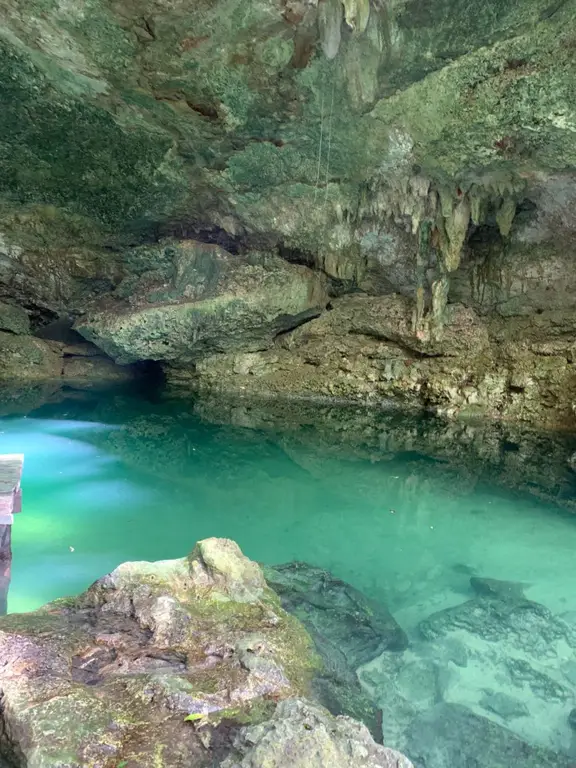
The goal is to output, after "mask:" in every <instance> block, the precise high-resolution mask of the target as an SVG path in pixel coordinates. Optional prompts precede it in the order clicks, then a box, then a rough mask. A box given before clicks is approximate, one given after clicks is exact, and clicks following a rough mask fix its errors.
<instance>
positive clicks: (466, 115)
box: [374, 11, 576, 183]
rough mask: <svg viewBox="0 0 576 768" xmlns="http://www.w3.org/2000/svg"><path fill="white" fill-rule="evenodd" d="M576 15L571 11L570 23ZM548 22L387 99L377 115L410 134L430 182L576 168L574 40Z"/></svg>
mask: <svg viewBox="0 0 576 768" xmlns="http://www.w3.org/2000/svg"><path fill="white" fill-rule="evenodd" d="M575 19H576V11H572V19H571V20H572V22H574V20H575ZM569 29H570V28H568V29H567V30H564V25H563V26H560V25H559V24H557V23H552V22H550V23H548V22H542V23H541V24H540V25H538V26H537V27H536V28H534V29H532V30H531V31H530V32H529V33H526V34H525V35H523V36H519V37H515V38H513V39H511V40H506V41H503V42H499V43H496V44H495V45H494V46H493V47H492V48H489V49H488V48H483V49H480V50H478V51H475V52H473V53H471V54H469V55H467V56H463V57H462V58H460V59H458V61H456V62H455V63H453V64H451V65H449V66H447V67H445V68H444V69H442V71H440V72H436V73H433V74H431V75H429V76H428V77H426V78H425V79H424V80H422V81H421V82H419V83H416V84H415V85H413V86H412V87H410V88H408V89H407V90H405V91H403V92H401V93H398V94H397V95H395V96H392V97H391V98H389V99H386V100H382V101H381V102H380V103H379V104H378V105H377V107H376V109H375V110H374V115H375V116H376V117H377V118H378V119H380V120H382V121H383V123H385V124H386V125H388V126H389V127H395V128H400V129H401V130H403V131H405V132H406V133H409V134H410V135H411V136H412V137H413V139H414V140H415V142H416V152H417V154H418V156H419V159H420V160H421V161H422V164H423V165H424V166H425V167H426V169H427V170H428V171H429V172H430V173H431V175H433V176H434V175H436V176H438V175H441V176H443V177H445V178H447V179H450V180H451V182H452V183H454V179H455V178H458V177H462V175H464V174H468V175H471V174H474V173H475V172H476V173H477V172H479V169H482V170H483V171H484V170H492V169H508V171H509V172H510V173H513V172H521V171H522V170H523V169H528V168H531V169H533V168H534V167H535V166H536V167H541V168H545V169H552V170H556V169H559V168H565V167H566V166H567V165H574V163H575V162H576V144H575V143H574V141H573V133H572V127H571V126H574V127H576V114H575V113H574V111H573V109H571V108H570V106H569V105H570V104H571V103H572V97H571V93H572V88H573V86H572V83H573V78H574V65H573V57H572V52H571V49H570V46H569V44H568V39H567V38H568V36H569V35H570V34H571V33H570V32H569Z"/></svg>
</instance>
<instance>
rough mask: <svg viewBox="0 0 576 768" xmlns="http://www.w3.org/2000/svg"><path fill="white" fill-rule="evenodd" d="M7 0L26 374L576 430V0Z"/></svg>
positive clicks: (9, 140) (2, 187)
mask: <svg viewBox="0 0 576 768" xmlns="http://www.w3.org/2000/svg"><path fill="white" fill-rule="evenodd" d="M0 9H1V11H2V13H1V17H2V20H1V21H0V62H1V64H0V68H1V70H2V72H3V77H2V83H1V84H0V100H1V102H2V104H3V110H2V117H1V120H0V171H1V172H0V298H1V299H2V300H3V301H4V302H6V303H7V304H8V305H9V306H10V307H13V308H14V312H13V316H12V317H9V316H8V314H7V313H6V312H3V313H0V325H4V326H7V327H5V328H2V329H0V331H1V333H2V337H1V338H0V349H1V350H2V351H5V352H4V354H5V356H6V357H7V358H9V359H10V360H11V361H14V360H17V359H19V357H18V356H19V355H20V356H21V364H17V363H15V362H11V364H10V371H11V372H12V373H10V376H12V375H13V376H14V377H19V378H38V377H43V378H49V377H53V376H57V375H59V374H58V368H59V366H60V361H59V358H58V355H57V354H56V355H55V353H54V350H53V349H52V348H51V347H50V346H48V347H46V346H44V345H40V344H39V343H37V342H36V340H35V339H37V335H38V332H39V331H40V330H41V329H42V328H43V327H45V326H47V325H50V324H51V323H53V322H54V321H59V320H61V319H62V318H65V319H66V318H67V319H68V320H70V321H73V322H75V324H76V328H77V329H78V331H79V332H80V333H82V334H83V335H84V336H85V337H86V338H87V339H89V340H90V341H93V342H94V343H96V345H97V346H98V347H99V348H100V349H101V350H102V351H103V352H104V353H106V354H107V355H109V356H111V357H112V358H114V359H115V360H116V361H118V362H120V363H123V364H124V363H126V362H128V361H130V362H139V361H155V362H156V363H158V364H160V365H161V366H162V367H164V368H165V369H166V370H167V372H168V375H169V378H170V379H171V380H172V381H179V382H184V383H185V384H186V385H187V386H192V385H193V386H195V387H200V388H202V389H204V390H220V389H222V388H225V389H229V390H234V391H236V392H244V391H255V392H256V391H258V392H260V393H264V394H267V395H278V394H285V395H290V396H298V397H301V396H309V395H314V396H317V397H325V398H336V397H342V398H346V399H350V398H352V399H354V400H363V401H367V402H379V401H381V400H382V399H383V398H388V397H393V398H399V399H400V400H401V401H402V402H413V403H414V404H417V405H418V406H425V407H429V408H433V409H438V410H440V411H443V412H445V413H449V414H452V413H454V414H456V413H464V414H469V413H474V414H486V415H490V416H494V417H496V418H505V419H511V420H520V421H527V422H531V423H535V424H540V425H550V426H563V427H566V426H574V425H575V423H576V421H575V420H576V416H575V415H574V403H576V381H575V377H574V375H573V371H572V369H573V365H574V360H573V357H574V349H573V335H574V328H575V322H576V314H575V302H574V276H573V274H574V270H573V268H572V260H571V257H570V253H571V249H572V248H573V244H574V242H575V240H574V232H575V229H576V218H575V217H574V202H575V200H576V175H575V173H574V168H575V167H576V140H575V135H576V134H575V130H576V128H575V126H576V122H575V121H576V117H575V114H574V104H573V81H574V77H575V76H576V70H575V66H574V55H573V52H574V46H575V40H574V29H575V28H576V6H575V4H574V0H564V2H556V3H554V2H551V1H550V0H514V1H513V2H509V3H504V4H503V3H502V2H500V0H480V2H478V3H477V4H476V6H475V11H474V13H473V14H471V13H470V9H469V5H468V4H467V3H466V2H463V1H462V0H446V2H442V3H440V2H428V3H425V4H422V2H420V0H344V1H343V2H342V1H341V0H323V2H318V1H317V0H249V2H246V0H226V1H225V0H217V1H216V2H213V3H210V4H205V3H204V4H193V6H191V5H190V3H188V2H185V0H174V2H170V3H168V2H159V1H156V0H154V1H153V0H144V2H140V3H134V2H131V0H117V1H115V2H112V3H107V2H104V0H94V1H93V2H91V3H89V4H88V5H86V3H80V2H77V0H70V2H66V3H64V4H62V3H58V2H48V3H46V2H40V0H30V1H29V2H25V3H24V2H23V0H0ZM351 294H352V295H351ZM329 308H331V309H332V312H329V311H327V310H328V309H329ZM11 311H12V310H11ZM18 311H19V314H20V320H19V321H18V320H16V313H18ZM22 311H25V312H26V314H27V316H28V320H26V318H24V316H23V314H22ZM322 312H324V314H323V315H322V316H321V317H318V318H317V319H316V320H313V319H312V318H316V317H317V316H318V315H319V314H320V313H322ZM351 314H352V315H353V317H352V321H351V317H350V316H351ZM376 315H378V316H379V317H380V321H381V322H379V323H376V324H374V322H373V318H372V320H371V319H370V317H367V316H376ZM366 320H367V321H369V322H368V323H366V322H365V321H366ZM309 321H311V322H309ZM28 322H31V330H32V335H29V334H27V333H26V328H27V325H28ZM294 329H296V330H295V331H294ZM7 333H9V334H12V335H10V336H9V337H6V334H7ZM287 333H288V336H287V335H286V334H287ZM311 338H314V339H316V340H317V341H315V342H312V341H310V339H311ZM319 354H321V355H324V354H327V355H328V358H329V360H328V362H327V363H326V364H325V365H324V366H322V365H320V364H319V363H318V362H317V361H318V356H319ZM246 355H256V357H246ZM90 367H91V365H90V366H89V365H87V364H86V363H82V364H80V363H76V364H75V366H74V367H73V368H74V370H73V373H74V374H76V375H78V374H79V371H80V370H82V371H83V372H84V374H85V377H86V378H89V376H90V375H91V374H90V371H89V368H90ZM287 371H289V372H290V373H289V375H287V374H286V372H287ZM3 375H5V376H8V373H5V374H3ZM94 375H95V376H96V375H97V373H96V372H94Z"/></svg>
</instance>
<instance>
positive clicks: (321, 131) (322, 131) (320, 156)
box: [314, 91, 324, 202]
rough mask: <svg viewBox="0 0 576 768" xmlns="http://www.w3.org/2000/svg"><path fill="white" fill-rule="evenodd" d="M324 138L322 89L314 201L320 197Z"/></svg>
mask: <svg viewBox="0 0 576 768" xmlns="http://www.w3.org/2000/svg"><path fill="white" fill-rule="evenodd" d="M323 138H324V91H322V104H321V107H320V142H319V143H318V168H317V170H316V183H315V185H314V202H316V198H317V197H318V184H319V183H320V166H321V163H322V140H323Z"/></svg>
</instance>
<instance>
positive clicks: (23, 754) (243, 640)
mask: <svg viewBox="0 0 576 768" xmlns="http://www.w3.org/2000/svg"><path fill="white" fill-rule="evenodd" d="M0 656H1V658H2V662H3V666H2V670H1V672H0V689H1V691H2V700H3V708H2V727H0V751H1V752H2V754H4V755H5V756H6V757H7V758H8V759H10V760H11V761H12V763H13V764H14V765H16V766H27V768H40V766H42V768H45V767H46V766H54V768H55V767H56V766H59V768H64V767H67V768H68V767H69V768H72V766H84V765H90V766H92V765H94V766H102V768H112V766H114V768H116V766H117V765H118V763H120V762H121V761H127V763H126V764H127V765H133V766H152V765H155V764H156V765H158V764H159V765H163V766H164V765H166V766H175V767H176V766H190V765H194V766H196V765H198V766H202V765H207V764H209V762H210V752H209V744H207V743H206V735H205V734H203V733H200V732H199V731H198V729H197V725H198V723H199V722H200V721H204V720H205V719H206V720H207V719H209V718H211V717H213V718H215V719H216V720H218V719H222V718H226V717H228V718H231V717H234V715H235V714H237V713H238V712H239V711H240V710H241V711H243V712H244V714H245V716H248V717H249V713H250V711H251V709H252V708H254V709H256V710H258V712H259V713H260V716H262V712H263V711H265V709H266V707H270V708H272V707H273V702H275V701H277V700H278V699H282V698H285V697H288V696H293V695H295V694H297V693H302V692H305V690H306V687H307V682H308V679H309V677H310V675H311V671H312V668H313V665H314V659H313V654H312V653H311V650H310V642H309V639H308V637H307V635H306V633H305V631H304V630H303V628H302V627H301V626H300V625H299V624H298V622H297V621H296V620H295V619H293V618H291V617H290V616H288V615H287V614H286V613H285V612H284V611H283V610H282V609H281V608H280V605H279V603H278V600H277V598H276V596H275V595H274V594H273V593H272V592H271V591H270V590H269V589H268V587H267V586H266V583H265V581H264V579H263V576H262V574H261V572H260V569H259V568H258V566H257V565H256V564H254V563H252V562H251V561H249V560H248V559H247V558H245V557H244V556H243V555H242V553H241V552H240V550H239V548H238V547H237V545H235V544H234V543H233V542H230V541H227V540H218V539H209V540H207V541H204V542H201V543H199V544H198V545H197V547H196V549H195V550H194V552H193V553H192V555H191V556H190V557H188V558H185V559H182V560H173V561H166V562H159V563H126V564H124V565H121V566H120V567H119V568H117V569H116V570H115V571H114V572H113V573H111V574H110V575H109V576H106V577H104V578H103V579H101V580H100V581H98V582H96V583H95V584H94V585H93V586H92V587H91V588H90V589H89V590H88V591H87V592H86V593H84V594H83V595H81V596H80V597H79V598H77V599H73V600H65V601H59V602H56V603H53V604H50V605H48V606H46V607H45V608H44V609H42V610H41V611H38V612H36V613H31V614H23V615H12V616H8V617H6V618H4V619H2V621H1V622H0ZM187 717H189V718H190V719H191V721H192V722H188V721H185V719H186V718H187Z"/></svg>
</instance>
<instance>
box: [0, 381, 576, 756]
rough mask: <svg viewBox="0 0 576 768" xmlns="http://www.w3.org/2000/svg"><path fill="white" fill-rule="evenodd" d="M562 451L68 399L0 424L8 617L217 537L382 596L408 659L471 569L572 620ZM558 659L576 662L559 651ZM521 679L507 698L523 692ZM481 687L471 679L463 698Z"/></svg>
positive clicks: (405, 418)
mask: <svg viewBox="0 0 576 768" xmlns="http://www.w3.org/2000/svg"><path fill="white" fill-rule="evenodd" d="M574 447H575V446H574V440H573V438H572V437H570V436H563V437H562V436H561V437H558V436H554V435H539V434H538V433H534V432H529V433H528V432H523V431H518V430H510V429H505V428H503V427H499V426H491V425H485V424H484V425H447V424H445V423H443V422H440V421H438V420H435V419H431V418H430V417H419V416H414V415H413V414H406V415H402V414H392V415H390V414H377V413H375V412H366V411H362V410H360V409H357V410H353V409H338V408H322V407H320V406H318V407H316V406H314V407H309V406H306V407H305V406H289V407H286V406H279V405H277V406H274V405H273V404H268V405H266V404H264V405H262V406H259V405H253V404H246V403H235V404H234V403H233V404H229V403H218V402H208V403H202V402H200V403H191V402H179V401H170V400H162V401H159V402H150V401H148V400H145V399H138V398H134V397H128V396H126V395H121V396H116V395H113V394H111V395H110V396H106V397H103V396H100V397H98V398H92V399H78V398H77V397H72V396H71V397H70V398H65V399H63V400H62V401H61V402H59V403H55V404H52V405H46V406H43V407H41V408H38V409H36V410H32V411H30V412H29V413H27V414H20V415H11V416H8V417H5V418H3V419H1V420H0V453H12V452H22V453H24V454H25V457H26V458H25V471H24V478H23V494H24V504H23V507H24V510H23V513H22V514H21V515H19V516H18V518H17V520H16V523H15V525H14V528H13V554H14V559H13V567H12V584H11V589H10V594H9V603H8V606H9V611H12V612H14V611H28V610H32V609H34V608H36V607H38V606H40V605H42V604H43V603H45V602H47V601H48V600H51V599H53V598H56V597H61V596H64V595H68V594H73V593H77V592H79V591H80V590H82V589H84V588H86V587H87V586H88V585H89V584H90V583H91V582H92V581H93V580H95V579H96V578H98V577H99V576H101V575H103V574H104V573H107V572H108V571H110V570H111V569H112V568H114V567H115V566H116V565H118V564H119V563H121V562H123V561H126V560H135V559H162V558H173V557H180V556H182V555H185V554H186V553H187V552H188V551H189V550H190V549H191V547H192V546H193V544H194V542H195V541H197V540H198V539H202V538H204V537H208V536H223V537H230V538H233V539H235V540H236V541H238V543H239V544H240V546H241V547H242V549H243V550H244V552H245V553H246V554H247V555H248V556H249V557H251V558H253V559H255V560H259V561H262V562H264V563H268V564H274V563H282V562H288V561H292V560H303V561H307V562H310V563H313V564H314V565H317V566H322V567H324V568H326V569H328V570H330V571H332V572H333V574H335V575H336V576H337V577H339V578H341V579H344V580H345V581H347V582H350V583H351V584H352V585H353V586H355V587H356V588H358V589H360V590H361V591H363V592H364V593H365V594H366V595H368V596H369V597H371V598H373V599H376V600H379V601H382V602H386V604H387V605H388V607H389V608H390V609H391V610H392V611H393V613H394V615H395V617H396V619H397V620H398V621H399V623H400V624H401V625H402V626H403V627H404V629H406V630H407V631H408V633H409V635H410V637H411V638H413V640H414V648H415V649H416V650H415V651H414V650H412V651H410V652H411V653H416V654H418V653H420V656H419V657H418V664H419V665H420V666H422V663H424V662H422V658H424V657H425V656H426V655H427V654H428V655H429V653H430V648H427V649H424V650H423V651H422V652H420V651H419V650H418V648H419V645H418V643H419V642H421V638H420V636H419V633H418V629H417V627H418V624H419V622H421V621H422V620H423V619H426V618H427V617H429V616H430V615H431V614H433V613H435V612H436V611H439V610H441V609H444V608H448V607H450V606H455V605H459V604H462V603H463V602H465V601H466V600H469V599H471V598H473V597H474V595H473V592H472V590H471V587H470V578H471V577H472V576H475V575H476V576H479V577H489V578H492V579H499V580H509V581H514V582H521V583H522V589H523V590H524V594H525V595H526V597H527V598H528V599H529V600H531V601H537V602H538V603H541V604H543V605H544V606H546V608H547V609H549V610H550V611H551V612H552V613H553V614H554V615H555V616H557V617H563V620H566V621H573V617H575V616H576V590H574V583H575V581H574V576H575V558H574V552H575V551H576V517H574V516H573V514H572V512H571V509H572V507H573V505H576V475H575V474H574V471H573V470H572V468H571V466H570V463H569V458H570V456H571V453H572V451H573V450H574ZM573 476H574V477H573ZM462 641H463V642H464V643H466V644H467V645H468V646H470V647H471V646H472V645H473V644H474V643H473V639H471V638H470V637H468V638H466V637H464V638H462ZM451 642H452V640H451ZM480 650H482V649H480ZM480 650H479V651H478V652H479V653H480ZM517 651H518V654H520V653H521V654H524V656H525V651H526V649H523V648H520V647H519V646H518V648H517ZM486 652H487V651H486V649H485V648H484V649H483V650H482V653H483V654H486ZM514 652H515V651H514V648H512V650H511V651H510V653H514ZM438 653H441V651H438ZM558 653H560V651H558ZM565 654H566V659H564V660H562V663H564V661H565V662H566V663H569V662H574V669H575V670H576V657H574V652H573V649H570V648H568V647H567V649H566V650H565ZM573 657H574V658H573ZM413 661H414V659H412V662H413ZM426 663H427V662H426ZM434 663H435V664H436V665H438V661H437V660H436V661H434ZM446 663H447V662H446ZM554 663H556V662H554ZM441 664H444V662H441ZM556 666H557V667H558V666H559V662H558V664H556ZM469 668H470V667H469V666H468V669H469ZM384 672H385V674H386V675H390V674H391V673H390V670H388V671H386V670H385V671H384ZM384 672H382V670H381V673H382V674H384ZM540 673H542V674H544V672H542V670H540V672H539V674H540ZM378 674H379V673H378V671H377V670H376V671H374V670H372V671H371V673H370V675H368V677H367V678H366V680H365V683H366V685H367V686H368V687H369V686H370V685H372V684H375V685H376V684H377V681H378ZM467 674H468V673H467ZM478 674H480V675H486V674H488V673H487V672H486V670H484V671H482V670H480V671H479V672H478ZM546 674H548V672H546ZM559 674H560V673H559ZM368 678H369V679H368ZM374 681H376V683H374ZM564 682H565V684H566V690H567V691H568V692H569V693H568V694H567V695H566V697H564V698H561V701H560V702H559V703H558V702H557V704H558V706H556V705H554V707H552V709H553V710H554V711H553V717H554V718H556V719H557V720H558V723H557V724H555V725H554V727H553V728H552V726H550V728H545V729H544V730H543V731H542V733H541V734H540V735H537V737H536V740H537V741H538V743H540V744H541V745H542V746H545V747H547V748H555V749H558V750H564V751H567V752H568V751H570V749H571V746H570V744H571V731H570V729H569V726H568V724H567V722H568V720H567V718H568V714H569V712H570V710H571V708H572V706H574V696H575V694H576V690H574V686H575V685H576V671H575V672H574V681H573V685H572V687H570V684H569V683H568V682H567V681H564ZM474 684H475V685H476V683H474ZM494 684H495V683H494ZM462 685H464V686H468V687H470V686H472V685H473V683H472V682H471V678H470V679H469V680H468V679H466V680H464V682H463V683H462V684H461V687H462ZM511 685H512V683H510V682H506V681H504V682H503V683H502V686H503V690H505V691H507V692H508V693H510V692H511ZM514 685H515V683H514ZM516 687H518V686H516ZM529 687H530V686H528V688H529ZM480 688H482V685H480ZM521 688H522V687H521ZM525 688H526V686H525V685H524V687H523V688H522V689H521V690H520V688H519V689H518V690H514V691H512V693H513V694H514V697H515V698H519V699H521V700H522V701H524V700H525V699H526V697H527V696H530V695H532V694H531V693H529V692H527V690H528V689H527V688H526V690H524V689H525ZM492 693H494V691H492ZM489 695H490V692H488V694H487V693H486V691H485V690H484V688H482V690H479V692H477V695H476V694H474V696H475V698H474V697H472V698H474V707H476V709H477V708H478V706H479V705H478V700H480V699H481V698H482V697H484V698H483V699H482V701H485V702H486V701H488V699H486V696H488V698H489ZM375 696H376V698H377V694H375ZM492 701H493V699H492ZM458 703H462V702H461V701H460V700H459V699H458ZM536 704H538V702H536ZM428 705H429V702H428V704H427V705H426V706H428ZM383 706H385V704H383ZM470 706H472V704H471V705H470ZM486 706H487V707H488V705H486ZM530 706H532V704H530ZM535 706H536V705H535ZM538 706H539V705H538ZM474 707H472V708H473V709H474ZM529 710H530V711H529V713H528V714H526V713H525V714H522V715H514V716H513V717H509V718H508V719H509V720H510V722H508V721H507V719H506V717H504V716H503V715H502V714H498V713H496V714H495V713H494V712H491V710H490V707H488V708H487V712H488V714H487V717H489V718H492V720H493V721H494V722H497V723H499V724H500V725H507V726H509V727H511V726H510V723H511V722H512V721H513V720H515V725H514V723H512V725H514V728H513V730H515V732H516V733H519V734H520V735H522V734H523V733H524V731H526V732H528V731H529V730H530V728H529V726H530V722H531V721H530V717H532V716H533V711H532V709H530V707H529ZM534 711H536V710H534ZM523 718H524V721H525V723H524V724H525V726H526V727H524V726H522V723H521V722H520V721H522V719H523ZM563 718H565V719H563ZM519 723H520V724H519ZM525 737H526V736H525ZM398 738H400V737H398ZM398 746H400V744H398ZM429 762H430V761H429ZM430 765H433V766H434V767H435V766H436V765H438V766H440V765H441V762H438V761H437V762H436V763H434V762H433V761H432V762H430ZM526 765H527V766H531V765H532V763H529V762H526ZM488 768H489V767H488Z"/></svg>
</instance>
